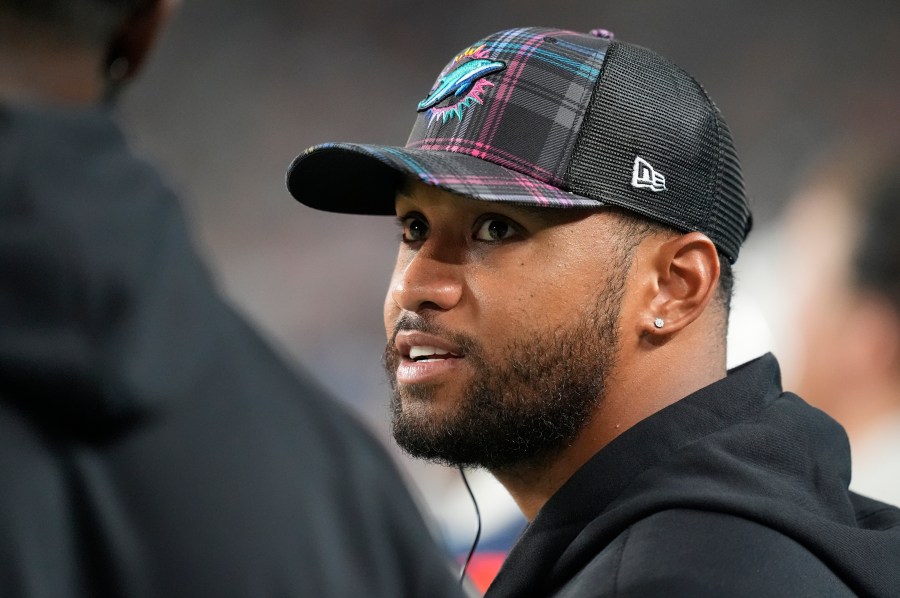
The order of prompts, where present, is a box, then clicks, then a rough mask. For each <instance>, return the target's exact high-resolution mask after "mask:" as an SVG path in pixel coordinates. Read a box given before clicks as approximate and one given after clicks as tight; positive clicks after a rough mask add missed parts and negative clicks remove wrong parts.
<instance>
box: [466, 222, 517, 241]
mask: <svg viewBox="0 0 900 598" xmlns="http://www.w3.org/2000/svg"><path fill="white" fill-rule="evenodd" d="M514 234H516V229H515V228H514V227H513V225H512V224H510V223H509V222H507V221H506V220H503V219H502V218H498V217H496V216H491V217H488V218H485V219H484V220H482V221H481V223H479V224H478V226H477V228H476V229H475V239H477V240H479V241H502V240H504V239H508V238H509V237H511V236H513V235H514Z"/></svg>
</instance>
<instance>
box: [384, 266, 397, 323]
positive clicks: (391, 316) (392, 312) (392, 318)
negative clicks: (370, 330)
mask: <svg viewBox="0 0 900 598" xmlns="http://www.w3.org/2000/svg"><path fill="white" fill-rule="evenodd" d="M399 270H400V265H399V264H398V265H397V267H396V268H395V269H394V273H393V274H392V275H391V279H390V281H389V282H388V288H387V292H386V293H385V296H384V331H385V334H386V335H387V338H391V336H392V335H393V333H394V324H395V323H396V321H397V318H398V317H399V316H400V307H399V306H398V305H397V302H396V301H395V300H394V295H393V291H394V287H395V285H396V282H397V276H398V274H397V273H398V271H399Z"/></svg>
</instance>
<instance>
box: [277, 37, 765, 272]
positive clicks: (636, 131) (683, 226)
mask: <svg viewBox="0 0 900 598" xmlns="http://www.w3.org/2000/svg"><path fill="white" fill-rule="evenodd" d="M417 110H418V116H417V118H416V122H415V124H414V125H413V130H412V133H411V134H410V137H409V140H408V141H407V143H406V145H405V146H404V147H387V146H377V145H365V144H356V143H326V144H322V145H317V146H314V147H312V148H310V149H308V150H306V151H305V152H304V153H303V154H301V155H300V156H298V157H297V158H296V159H295V160H294V162H293V163H292V164H291V166H290V168H289V170H288V175H287V186H288V189H289V190H290V192H291V194H292V195H293V196H294V197H295V198H296V199H297V200H299V201H300V202H301V203H304V204H306V205H308V206H310V207H313V208H317V209H321V210H326V211H331V212H344V213H352V214H385V215H387V214H391V215H393V214H394V199H395V194H396V191H397V189H398V188H399V186H400V185H401V184H402V182H403V180H404V177H407V176H408V177H412V178H414V179H418V180H420V181H422V182H423V183H425V184H427V185H433V186H437V187H441V188H443V189H446V190H449V191H453V192H455V193H459V194H462V195H465V196H467V197H470V198H473V199H478V200H483V201H492V202H510V203H514V204H520V205H531V206H546V207H556V208H567V207H582V208H583V207H599V206H616V207H620V208H624V209H627V210H630V211H632V212H634V213H637V214H640V215H643V216H645V217H648V218H650V219H652V220H656V221H658V222H662V223H664V224H668V225H670V226H672V227H674V228H676V229H678V230H682V231H685V232H688V231H700V232H702V233H704V234H706V235H707V236H708V237H709V238H710V239H711V240H712V241H713V243H715V245H716V247H717V248H718V249H719V251H720V252H721V253H722V254H723V255H725V256H726V257H727V258H728V260H729V261H730V262H732V263H733V262H734V261H735V260H736V259H737V256H738V251H739V249H740V246H741V243H742V242H743V241H744V239H745V238H746V236H747V233H748V232H749V231H750V227H751V221H752V218H751V215H750V210H749V207H748V205H747V201H746V198H745V196H744V186H743V180H742V177H741V169H740V164H739V162H738V158H737V154H736V152H735V149H734V144H733V142H732V138H731V133H730V132H729V130H728V126H727V125H726V124H725V120H724V119H723V118H722V115H721V113H720V112H719V110H718V108H717V107H716V106H715V104H713V102H712V100H710V98H709V96H708V95H707V94H706V91H705V90H704V89H703V88H702V87H701V86H700V84H699V83H697V81H695V80H694V78H693V77H691V76H690V75H689V74H688V73H686V72H685V71H684V70H682V69H681V68H679V67H677V66H676V65H674V64H672V63H671V62H669V61H668V60H666V59H665V58H663V57H662V56H660V55H658V54H656V53H655V52H653V51H651V50H648V49H646V48H642V47H639V46H635V45H632V44H628V43H624V42H621V41H618V40H615V39H614V37H613V35H612V34H611V33H609V32H608V31H605V30H602V29H598V30H594V31H592V32H591V33H590V34H583V33H575V32H571V31H564V30H558V29H549V28H524V29H511V30H508V31H501V32H499V33H495V34H492V35H489V36H488V37H486V38H484V39H482V40H481V41H478V42H476V43H474V44H472V45H471V46H469V47H468V48H465V49H464V50H462V51H461V52H460V53H459V54H457V55H456V56H454V57H453V59H451V60H450V62H449V63H448V64H447V66H446V67H445V68H444V70H443V71H441V73H440V75H439V76H438V78H437V82H436V83H435V84H434V87H433V88H432V89H431V90H430V91H429V92H428V93H427V95H426V96H425V97H424V99H422V101H421V102H419V104H418V107H417Z"/></svg>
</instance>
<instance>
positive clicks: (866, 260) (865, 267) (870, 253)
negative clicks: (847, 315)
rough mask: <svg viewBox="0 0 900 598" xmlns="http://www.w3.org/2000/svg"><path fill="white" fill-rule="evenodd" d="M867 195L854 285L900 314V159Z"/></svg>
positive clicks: (853, 263) (861, 213)
mask: <svg viewBox="0 0 900 598" xmlns="http://www.w3.org/2000/svg"><path fill="white" fill-rule="evenodd" d="M895 164H896V165H895V166H894V167H893V168H888V169H886V170H885V172H884V173H883V174H882V175H881V176H880V177H877V178H876V179H875V181H874V184H872V185H870V186H869V188H868V190H867V191H865V192H864V196H863V197H862V198H861V199H862V205H861V206H860V207H861V212H860V228H859V237H858V241H857V243H856V247H855V251H854V255H853V261H852V265H853V277H854V282H855V283H856V284H857V285H858V286H859V287H860V288H861V289H864V290H868V291H873V292H875V293H878V294H879V295H881V296H883V297H884V298H886V299H887V300H889V301H890V303H891V305H892V306H893V308H894V310H896V311H897V312H898V313H900V236H898V231H900V156H898V160H897V161H896V162H895Z"/></svg>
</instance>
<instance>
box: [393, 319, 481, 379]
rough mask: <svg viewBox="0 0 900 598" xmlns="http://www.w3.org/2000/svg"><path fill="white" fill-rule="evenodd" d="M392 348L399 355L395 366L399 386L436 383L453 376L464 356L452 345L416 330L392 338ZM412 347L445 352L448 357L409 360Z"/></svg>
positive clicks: (406, 331) (437, 337)
mask: <svg viewBox="0 0 900 598" xmlns="http://www.w3.org/2000/svg"><path fill="white" fill-rule="evenodd" d="M394 347H395V348H396V350H397V351H398V352H399V353H400V357H401V359H400V363H399V364H397V372H396V374H397V377H396V379H397V382H398V383H400V384H422V383H426V382H431V383H434V382H438V381H440V379H442V378H445V377H447V376H451V375H453V373H454V372H455V371H456V370H457V369H458V368H459V367H460V366H461V365H462V361H463V359H464V358H465V355H463V354H462V351H461V350H460V348H459V347H458V346H457V345H455V344H454V343H452V342H450V341H448V340H446V339H443V338H441V337H439V336H435V335H433V334H428V333H425V332H419V331H416V330H403V331H400V332H398V333H397V335H396V337H395V338H394ZM413 347H434V348H436V349H440V350H442V351H447V353H448V355H447V356H445V357H442V358H440V359H434V360H428V361H416V360H413V359H410V357H409V352H410V350H411V349H412V348H413Z"/></svg>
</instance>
